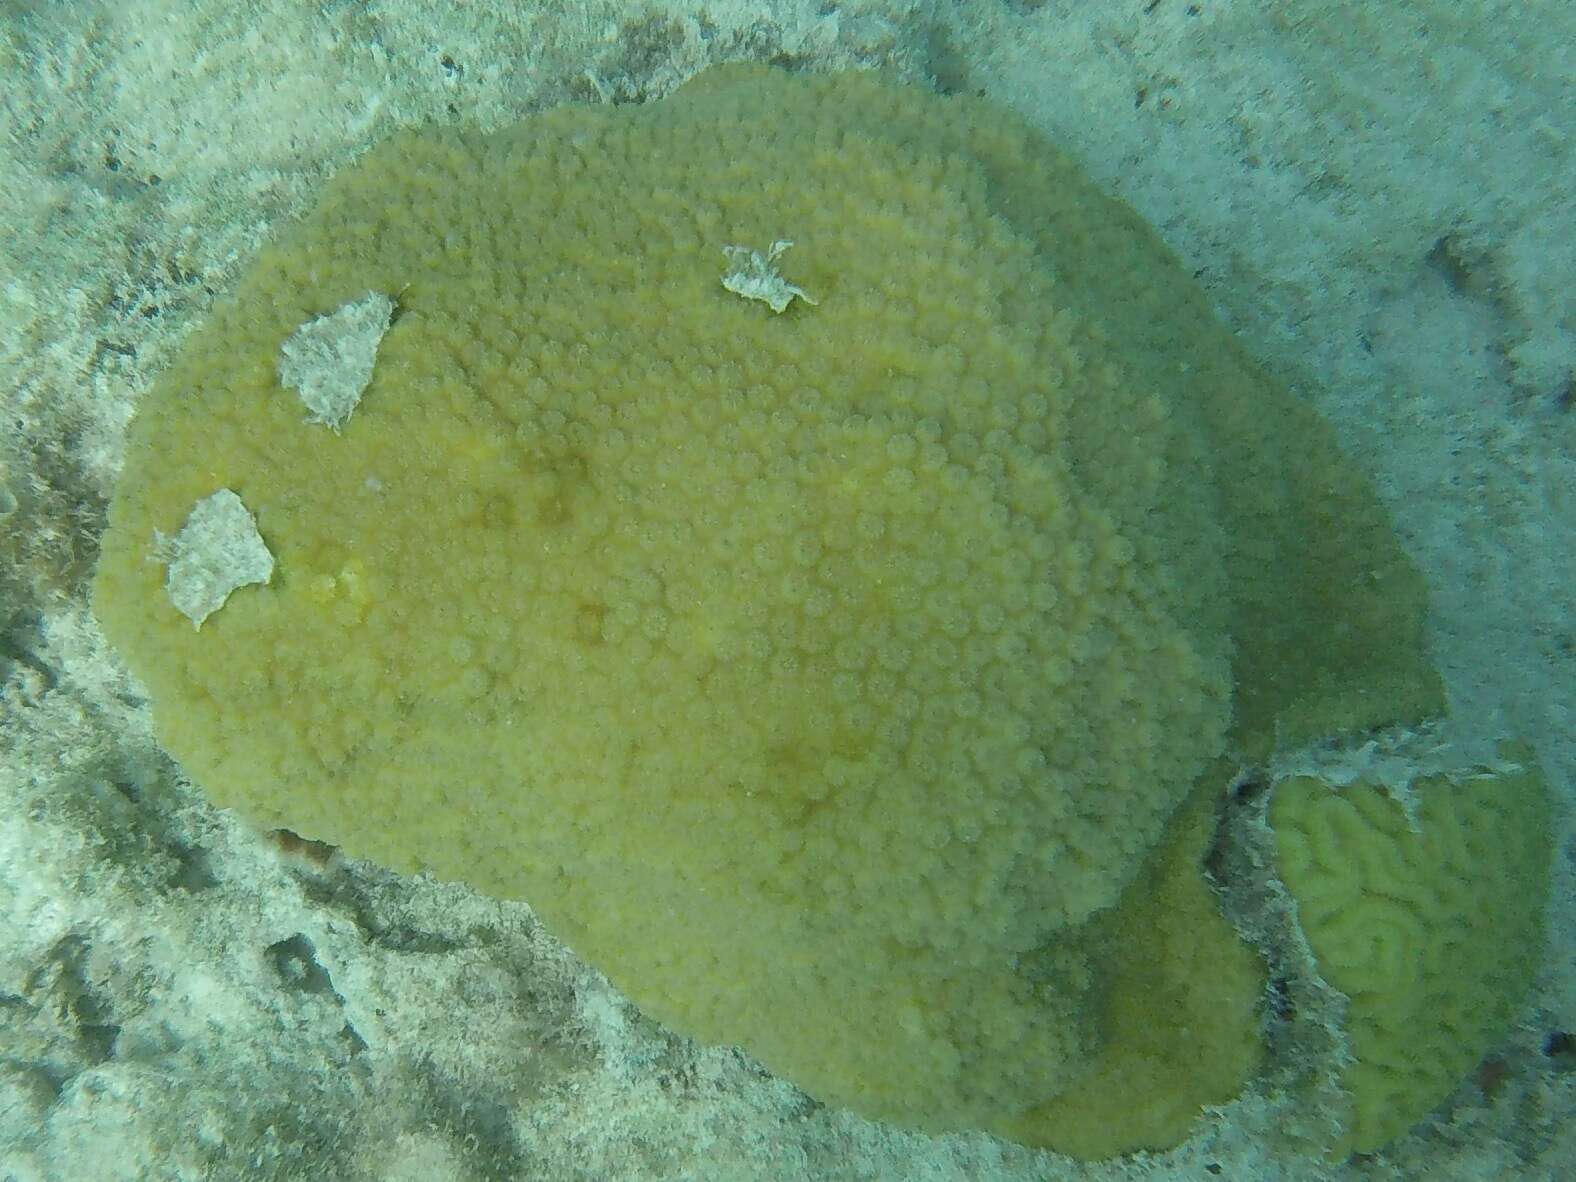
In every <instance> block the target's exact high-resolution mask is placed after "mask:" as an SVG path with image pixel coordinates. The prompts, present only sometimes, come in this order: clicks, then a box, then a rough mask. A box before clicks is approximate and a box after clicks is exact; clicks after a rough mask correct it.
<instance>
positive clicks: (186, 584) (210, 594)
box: [152, 488, 274, 629]
mask: <svg viewBox="0 0 1576 1182" xmlns="http://www.w3.org/2000/svg"><path fill="white" fill-rule="evenodd" d="M152 558H153V560H154V561H156V562H162V563H164V564H165V565H166V568H167V569H166V572H165V582H164V590H165V594H167V595H168V596H169V597H170V603H171V604H173V605H174V607H175V610H176V611H178V612H180V613H181V615H183V616H185V617H186V618H187V619H188V620H190V621H191V622H192V627H193V628H197V629H200V628H201V627H202V622H203V621H204V620H206V619H207V618H208V617H209V616H211V615H212V614H213V613H214V612H216V611H218V610H219V609H220V608H221V607H223V606H224V601H225V600H226V599H228V598H229V597H230V592H232V591H234V590H235V589H236V588H238V587H245V586H247V585H249V584H251V583H266V582H268V581H269V580H270V579H271V578H272V577H273V573H274V556H273V554H272V553H270V552H269V549H268V546H267V544H266V543H264V541H263V538H262V535H261V534H260V533H258V531H257V519H256V518H255V517H253V516H252V513H251V510H249V509H248V508H247V507H246V506H245V504H243V503H242V501H241V498H240V497H238V496H237V495H236V494H235V493H234V492H233V491H232V490H230V489H228V488H221V489H219V490H218V491H217V492H215V493H213V494H212V495H211V496H207V497H204V498H203V499H202V500H200V501H198V502H197V503H196V504H195V505H193V506H192V511H191V513H189V514H188V515H187V517H186V521H185V524H183V525H182V526H181V528H180V529H179V530H178V531H177V532H176V534H175V535H174V536H173V537H171V536H169V535H167V534H163V533H160V532H159V531H158V530H155V531H154V534H153V554H152Z"/></svg>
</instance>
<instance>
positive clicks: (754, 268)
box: [722, 238, 817, 312]
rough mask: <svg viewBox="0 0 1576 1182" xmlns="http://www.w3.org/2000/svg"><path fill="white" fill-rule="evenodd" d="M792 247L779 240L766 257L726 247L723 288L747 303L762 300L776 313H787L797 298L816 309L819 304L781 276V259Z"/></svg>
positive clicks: (783, 239)
mask: <svg viewBox="0 0 1576 1182" xmlns="http://www.w3.org/2000/svg"><path fill="white" fill-rule="evenodd" d="M792 245H793V243H792V242H791V241H790V240H789V239H786V238H779V239H777V240H776V241H775V242H773V243H772V244H771V246H770V247H768V248H767V250H766V253H765V254H764V255H763V254H761V252H760V251H758V250H752V249H751V248H750V247H748V246H724V247H723V248H722V253H723V254H725V255H727V256H728V269H727V271H726V272H724V273H723V276H722V285H723V287H725V288H727V289H728V290H729V291H731V292H732V293H733V294H734V295H737V296H743V297H744V298H745V299H747V300H760V301H761V302H762V303H763V304H766V305H767V306H768V307H770V308H771V310H772V311H773V312H782V311H784V310H785V309H786V308H787V307H788V305H789V304H790V303H792V302H793V301H794V299H795V298H798V299H801V300H803V301H804V302H805V303H807V304H810V305H812V306H814V305H815V303H816V302H817V301H816V300H814V299H812V298H811V296H810V295H809V293H807V292H806V291H805V290H804V288H802V287H795V286H794V285H793V284H791V283H789V282H788V281H787V280H786V279H784V278H783V277H782V276H781V275H779V274H778V273H777V259H778V258H779V257H780V256H781V255H782V253H783V251H785V250H787V249H788V248H789V247H790V246H792Z"/></svg>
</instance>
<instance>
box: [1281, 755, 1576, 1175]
mask: <svg viewBox="0 0 1576 1182" xmlns="http://www.w3.org/2000/svg"><path fill="white" fill-rule="evenodd" d="M1412 792H1413V793H1414V794H1415V796H1414V798H1415V801H1416V804H1415V815H1410V816H1409V815H1408V810H1407V808H1405V807H1403V805H1402V804H1401V803H1400V802H1399V801H1397V800H1395V799H1393V798H1392V797H1390V796H1389V795H1387V794H1386V793H1385V791H1384V790H1383V789H1381V788H1379V787H1377V786H1375V785H1373V784H1369V783H1357V784H1354V785H1351V786H1349V787H1346V788H1343V789H1341V790H1340V791H1339V792H1337V791H1335V790H1333V789H1331V788H1330V787H1329V786H1328V785H1327V784H1325V783H1324V782H1323V781H1321V780H1318V779H1316V778H1314V777H1312V776H1298V777H1295V778H1293V779H1290V780H1287V781H1285V782H1283V783H1281V784H1279V785H1277V786H1276V789H1275V797H1274V801H1273V803H1272V805H1271V808H1270V822H1271V824H1272V825H1273V827H1274V830H1275V843H1276V849H1277V852H1278V857H1279V866H1278V869H1279V871H1280V874H1281V877H1282V879H1283V880H1284V881H1285V883H1286V886H1287V888H1288V889H1289V890H1290V891H1291V893H1292V895H1293V897H1294V898H1295V899H1296V900H1297V914H1298V920H1299V922H1300V924H1301V926H1302V929H1303V931H1304V933H1305V934H1306V935H1307V938H1308V943H1309V945H1310V946H1311V947H1312V949H1313V953H1314V956H1315V957H1316V958H1317V962H1318V970H1319V972H1320V973H1321V974H1322V975H1323V976H1324V978H1325V979H1326V980H1327V981H1328V982H1329V983H1330V984H1331V985H1333V986H1334V987H1335V988H1336V989H1338V990H1340V991H1341V992H1342V993H1343V994H1345V995H1346V997H1347V998H1348V1000H1349V1009H1348V1011H1347V1014H1346V1017H1345V1022H1344V1037H1345V1039H1346V1042H1347V1044H1348V1046H1349V1049H1350V1053H1351V1059H1350V1062H1349V1063H1347V1064H1346V1066H1345V1067H1344V1068H1343V1070H1342V1073H1341V1083H1342V1086H1343V1087H1344V1089H1345V1091H1346V1093H1347V1096H1348V1099H1349V1101H1350V1107H1349V1110H1348V1111H1347V1112H1346V1113H1345V1114H1343V1120H1344V1123H1345V1133H1344V1136H1343V1137H1342V1139H1341V1141H1340V1142H1339V1144H1338V1145H1336V1146H1335V1147H1334V1149H1335V1151H1336V1152H1337V1153H1339V1154H1345V1153H1351V1152H1368V1151H1371V1150H1374V1149H1378V1148H1379V1147H1380V1146H1382V1145H1384V1144H1385V1143H1386V1142H1387V1141H1389V1140H1391V1139H1392V1138H1394V1137H1396V1136H1397V1135H1399V1134H1401V1133H1404V1132H1406V1130H1407V1129H1409V1128H1410V1127H1411V1126H1412V1125H1413V1124H1415V1123H1416V1122H1417V1121H1418V1120H1419V1119H1420V1118H1421V1117H1422V1116H1423V1115H1424V1114H1425V1113H1427V1112H1428V1110H1429V1109H1431V1108H1433V1107H1434V1106H1435V1105H1436V1104H1438V1103H1439V1102H1440V1101H1441V1100H1443V1099H1444V1098H1445V1096H1446V1095H1448V1094H1449V1092H1450V1089H1451V1088H1453V1087H1454V1086H1455V1085H1456V1084H1457V1083H1458V1082H1459V1081H1460V1080H1461V1079H1462V1077H1463V1076H1465V1075H1466V1073H1467V1071H1468V1070H1469V1069H1470V1068H1471V1066H1472V1065H1473V1064H1474V1063H1476V1062H1477V1061H1478V1059H1480V1058H1481V1057H1482V1056H1483V1055H1484V1054H1485V1053H1486V1052H1487V1051H1488V1049H1489V1047H1490V1046H1491V1045H1492V1043H1493V1041H1494V1040H1495V1039H1496V1038H1498V1037H1500V1036H1501V1035H1502V1034H1503V1033H1504V1030H1505V1028H1506V1026H1507V1025H1509V1023H1510V1020H1511V1017H1512V1016H1513V1015H1514V1013H1515V1009H1516V1007H1517V1006H1518V1005H1520V1004H1521V1001H1522V998H1523V997H1524V996H1525V995H1526V992H1527V990H1528V988H1529V987H1530V985H1531V983H1532V977H1533V974H1534V973H1535V972H1536V971H1537V968H1538V965H1539V963H1540V961H1541V958H1542V953H1543V940H1544V934H1543V932H1544V927H1543V924H1544V916H1543V908H1544V905H1545V903H1546V902H1547V900H1548V888H1549V859H1550V856H1551V848H1550V838H1549V798H1548V790H1547V788H1546V787H1545V785H1544V782H1543V778H1542V776H1541V775H1539V774H1538V773H1537V772H1536V771H1533V770H1527V771H1522V772H1516V773H1509V774H1498V775H1496V774H1491V773H1488V772H1486V771H1485V772H1480V773H1478V774H1475V775H1473V776H1470V777H1464V778H1460V779H1456V780H1451V779H1447V778H1445V777H1443V776H1436V777H1431V778H1429V779H1426V780H1423V781H1420V782H1419V783H1418V784H1417V785H1416V786H1415V787H1414V788H1413V790H1412Z"/></svg>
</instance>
